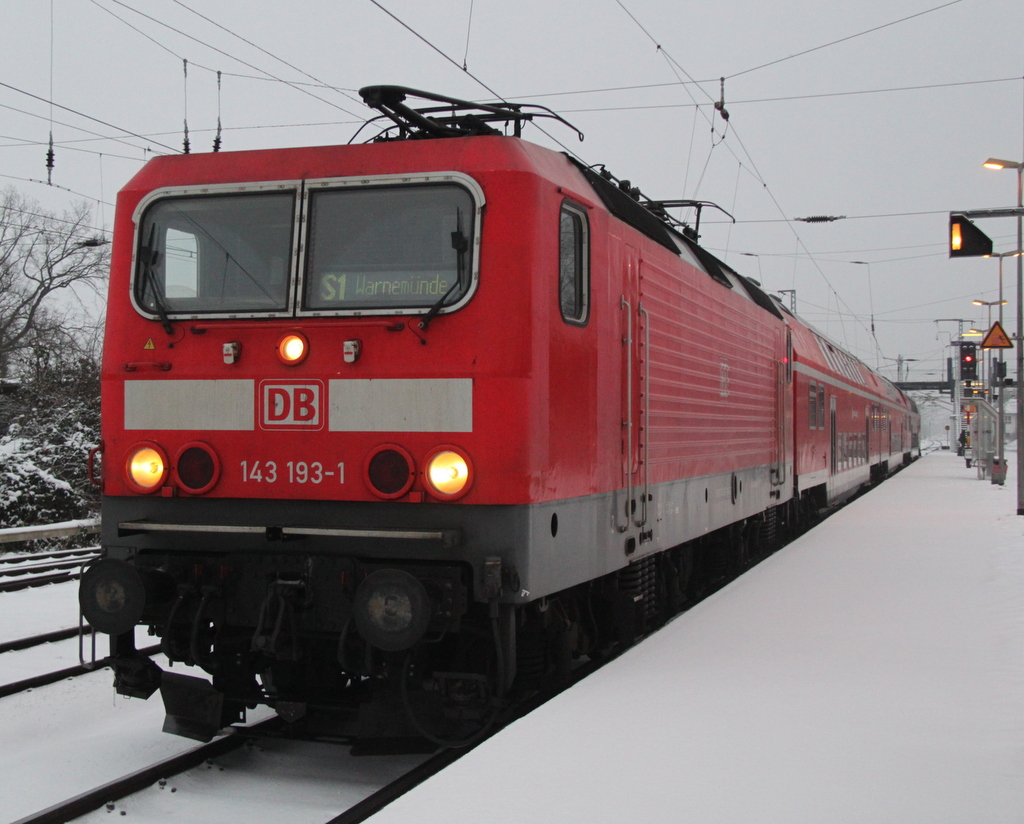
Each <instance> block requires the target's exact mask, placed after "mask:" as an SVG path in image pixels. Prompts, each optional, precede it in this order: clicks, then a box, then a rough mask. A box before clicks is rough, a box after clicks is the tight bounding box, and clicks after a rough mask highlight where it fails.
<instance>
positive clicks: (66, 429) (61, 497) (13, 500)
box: [0, 359, 99, 527]
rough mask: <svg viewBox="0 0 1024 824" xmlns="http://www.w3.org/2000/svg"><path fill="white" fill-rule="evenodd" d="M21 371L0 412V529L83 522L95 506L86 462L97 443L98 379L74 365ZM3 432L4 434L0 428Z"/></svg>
mask: <svg viewBox="0 0 1024 824" xmlns="http://www.w3.org/2000/svg"><path fill="white" fill-rule="evenodd" d="M35 367H36V368H34V369H32V370H29V371H28V374H27V375H26V377H25V379H24V380H23V382H22V384H21V387H20V389H19V391H18V392H17V393H15V394H14V395H8V396H6V398H5V400H6V401H7V402H6V403H5V404H4V406H3V409H2V410H0V412H2V413H3V414H4V415H5V416H6V418H7V419H6V420H0V526H4V527H10V526H32V525H36V524H45V523H56V522H59V521H67V520H73V519H76V518H86V517H89V516H90V515H92V514H94V513H95V511H96V509H97V506H98V495H97V493H96V488H95V487H94V486H92V484H91V483H90V482H89V479H88V477H87V473H86V460H87V458H88V454H89V450H90V449H91V448H92V447H94V446H96V445H97V444H98V443H99V377H98V371H97V368H96V365H95V364H94V363H92V362H91V361H90V360H88V359H81V360H79V361H78V362H77V363H75V364H72V365H70V366H65V365H57V366H54V365H52V364H47V365H43V366H40V364H38V363H37V364H36V365H35ZM5 425H6V426H5Z"/></svg>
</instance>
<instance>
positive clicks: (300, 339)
mask: <svg viewBox="0 0 1024 824" xmlns="http://www.w3.org/2000/svg"><path fill="white" fill-rule="evenodd" d="M308 354H309V341H308V340H306V336H305V335H303V334H302V333H301V332H289V333H288V334H287V335H285V336H284V337H283V338H281V340H280V341H278V343H277V356H278V357H279V358H280V359H281V363H284V364H286V365H288V366H295V365H297V364H300V363H302V362H303V361H304V360H305V359H306V355H308Z"/></svg>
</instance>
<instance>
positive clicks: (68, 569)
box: [0, 552, 99, 592]
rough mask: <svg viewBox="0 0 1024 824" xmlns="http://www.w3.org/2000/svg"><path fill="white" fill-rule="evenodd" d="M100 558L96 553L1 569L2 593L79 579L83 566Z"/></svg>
mask: <svg viewBox="0 0 1024 824" xmlns="http://www.w3.org/2000/svg"><path fill="white" fill-rule="evenodd" d="M98 557H99V553H98V552H95V553H93V554H91V555H85V556H82V557H81V558H79V559H76V560H67V561H55V562H51V563H44V564H35V563H22V564H11V565H7V566H4V567H0V579H3V580H0V592H15V591H17V590H19V589H28V588H29V587H37V586H43V585H44V584H56V583H60V582H61V581H70V580H72V579H74V578H77V577H78V573H79V570H80V569H81V568H82V565H83V564H86V563H88V562H89V561H92V560H93V559H95V558H98Z"/></svg>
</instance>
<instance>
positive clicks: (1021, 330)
mask: <svg viewBox="0 0 1024 824" xmlns="http://www.w3.org/2000/svg"><path fill="white" fill-rule="evenodd" d="M984 166H985V168H986V169H1013V170H1015V171H1016V172H1017V209H1018V212H1017V251H1018V252H1020V250H1021V249H1022V248H1024V233H1022V229H1024V225H1022V218H1021V212H1020V211H1019V210H1020V208H1021V207H1024V162H1021V163H1018V162H1016V161H1014V160H1000V159H999V158H996V157H990V158H989V159H988V160H986V161H985V163H984ZM1016 341H1017V353H1016V355H1017V379H1016V381H1015V384H1016V387H1015V388H1016V391H1017V403H1016V410H1017V425H1016V430H1017V514H1018V515H1024V461H1021V458H1022V457H1024V450H1022V446H1024V392H1022V391H1021V390H1022V389H1024V387H1022V386H1021V383H1022V381H1024V258H1022V257H1021V255H1020V254H1018V255H1017V335H1016Z"/></svg>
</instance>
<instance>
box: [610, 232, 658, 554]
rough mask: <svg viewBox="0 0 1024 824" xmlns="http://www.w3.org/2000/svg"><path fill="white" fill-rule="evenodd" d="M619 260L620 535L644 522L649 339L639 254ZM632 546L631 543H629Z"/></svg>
mask: <svg viewBox="0 0 1024 824" xmlns="http://www.w3.org/2000/svg"><path fill="white" fill-rule="evenodd" d="M624 251H625V255H624V260H623V285H624V290H623V295H622V297H621V301H620V309H621V310H622V354H623V357H622V360H623V369H622V377H623V390H622V478H623V486H624V487H625V498H624V503H623V504H622V505H620V506H618V507H617V512H616V524H618V529H619V531H620V532H627V531H631V530H632V529H634V528H636V527H640V528H643V527H644V525H645V524H646V521H647V490H646V489H645V484H646V480H647V476H646V468H645V460H646V454H645V451H644V449H643V443H644V437H645V433H646V431H647V420H646V418H647V415H646V412H647V409H646V407H645V403H644V399H643V395H644V390H645V387H646V378H645V368H646V363H645V356H644V352H645V351H646V350H645V345H644V341H645V338H646V337H647V336H649V334H650V332H649V328H648V325H647V323H641V318H645V317H646V309H645V308H644V307H643V303H642V300H641V294H640V293H641V286H640V253H639V251H638V250H637V249H635V248H634V247H632V246H628V245H627V246H625V249H624ZM631 545H634V546H635V544H632V543H631Z"/></svg>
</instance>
